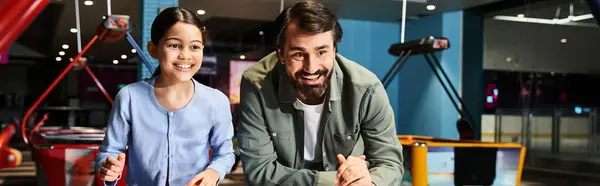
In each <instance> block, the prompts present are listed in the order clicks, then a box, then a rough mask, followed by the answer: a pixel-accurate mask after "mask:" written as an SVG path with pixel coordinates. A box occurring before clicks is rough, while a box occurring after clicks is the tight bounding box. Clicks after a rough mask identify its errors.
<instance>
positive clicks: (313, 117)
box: [298, 100, 323, 161]
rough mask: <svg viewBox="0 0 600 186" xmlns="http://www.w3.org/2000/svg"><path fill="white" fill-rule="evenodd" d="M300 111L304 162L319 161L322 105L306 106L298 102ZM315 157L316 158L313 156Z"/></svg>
mask: <svg viewBox="0 0 600 186" xmlns="http://www.w3.org/2000/svg"><path fill="white" fill-rule="evenodd" d="M298 103H300V104H298V105H300V110H302V111H304V160H306V161H318V160H320V159H321V156H320V154H321V153H320V152H321V143H320V142H318V141H317V140H318V132H319V128H320V127H319V126H320V124H321V113H323V103H321V104H319V105H307V104H304V103H302V101H300V100H298ZM315 155H316V156H315Z"/></svg>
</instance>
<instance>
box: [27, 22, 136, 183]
mask: <svg viewBox="0 0 600 186" xmlns="http://www.w3.org/2000/svg"><path fill="white" fill-rule="evenodd" d="M129 28H130V25H129V16H126V15H109V16H107V17H106V19H105V20H103V22H102V24H101V25H100V27H99V28H98V29H97V30H96V33H95V35H94V36H93V37H92V39H91V40H90V41H89V42H88V43H87V44H86V45H85V47H84V48H83V50H82V51H81V52H80V53H79V54H77V55H76V56H75V57H74V58H73V61H71V63H69V65H67V67H66V68H65V69H64V70H63V71H62V73H61V74H60V75H59V76H58V77H57V78H56V79H55V80H54V81H53V82H52V84H51V85H50V86H49V87H48V88H47V89H46V90H45V91H44V93H43V94H42V95H41V96H40V97H39V98H38V99H37V100H36V101H35V102H34V104H33V105H32V106H31V107H30V108H29V109H28V110H27V112H26V113H25V116H24V118H28V117H29V116H30V115H31V114H32V113H33V112H34V111H36V109H37V107H38V106H39V105H40V103H41V102H42V101H43V100H44V98H46V96H47V95H48V94H49V93H50V91H52V89H54V87H55V86H56V85H57V84H58V82H60V80H62V79H63V77H64V76H65V75H66V74H67V73H68V72H69V71H70V70H71V69H72V68H73V67H74V66H75V65H79V66H82V67H83V68H84V69H85V70H86V72H87V73H88V74H89V75H90V76H91V78H92V79H93V80H94V81H95V83H96V85H97V86H98V88H99V90H101V91H102V92H103V94H104V95H105V97H106V99H107V100H108V102H110V103H111V104H112V103H113V102H114V101H113V99H112V97H111V96H110V95H109V94H108V93H107V92H106V90H105V89H104V87H103V86H102V84H101V83H100V81H98V78H96V76H95V75H94V73H93V72H92V71H91V69H90V68H89V67H88V66H86V65H85V64H83V62H82V61H80V60H79V59H80V58H81V56H82V55H83V54H84V53H85V52H86V51H87V50H88V49H89V48H90V47H91V46H92V45H93V44H94V43H95V42H96V41H98V40H100V41H104V42H114V41H118V40H120V39H122V38H123V37H125V35H127V32H128V31H129ZM47 109H48V108H43V109H42V110H47ZM60 109H61V108H54V109H52V110H60ZM65 109H66V110H73V109H74V108H65ZM37 111H39V109H38V110H37ZM47 119H48V115H47V114H46V115H44V117H43V118H42V119H41V120H40V121H39V122H38V123H37V124H36V125H35V127H33V129H31V130H29V133H27V131H28V130H27V125H21V135H22V136H23V141H25V143H26V144H28V145H29V146H30V148H31V149H32V155H33V159H34V161H35V163H36V167H37V177H38V179H37V180H38V184H44V185H49V186H54V185H55V186H59V185H90V184H92V183H94V182H96V184H97V185H104V184H103V182H102V180H100V179H98V177H97V176H96V175H97V173H96V171H95V170H96V169H95V167H94V163H93V162H94V160H95V158H96V154H97V152H98V147H99V146H100V145H101V144H102V140H103V139H104V135H105V130H103V129H96V128H88V127H73V126H63V127H61V126H59V127H44V126H43V125H44V122H45V121H46V120H47ZM23 120H24V121H25V119H23ZM123 176H125V172H124V174H123ZM40 182H41V183H40ZM117 185H125V182H118V184H117Z"/></svg>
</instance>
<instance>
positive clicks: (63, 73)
mask: <svg viewBox="0 0 600 186" xmlns="http://www.w3.org/2000/svg"><path fill="white" fill-rule="evenodd" d="M99 35H101V34H96V35H94V37H92V39H91V40H90V41H89V42H88V43H87V45H85V47H84V48H83V50H81V52H79V54H77V56H75V57H74V58H73V61H71V63H69V65H67V67H66V68H65V69H64V70H63V71H62V72H61V73H60V75H58V77H57V78H56V79H55V80H54V81H53V82H52V84H50V86H49V87H48V88H46V90H45V91H44V93H42V95H41V96H40V97H39V98H38V99H37V100H36V101H35V102H34V103H33V105H32V106H31V107H29V110H27V112H26V113H25V116H23V119H22V120H21V137H22V138H23V141H24V142H25V144H30V143H29V139H28V137H27V135H25V134H26V131H25V130H26V128H27V121H29V120H28V118H29V115H31V113H32V112H33V111H34V110H35V109H36V108H37V107H38V106H39V105H40V104H41V103H42V101H43V100H44V99H45V98H46V97H47V96H48V94H50V91H52V89H54V87H56V85H58V82H60V80H62V79H63V78H64V77H65V75H67V73H69V71H71V68H73V65H75V63H79V58H81V56H83V54H84V53H85V52H86V51H87V50H88V49H90V47H91V46H92V44H94V42H96V41H97V40H98V38H99ZM86 68H87V66H86ZM88 73H91V71H89V72H88ZM92 74H93V73H92ZM94 77H95V76H94ZM97 84H99V82H98V83H97ZM100 86H102V85H100Z"/></svg>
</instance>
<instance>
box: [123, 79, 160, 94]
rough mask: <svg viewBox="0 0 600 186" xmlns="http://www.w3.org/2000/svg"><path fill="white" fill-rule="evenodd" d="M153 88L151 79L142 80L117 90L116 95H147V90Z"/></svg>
mask: <svg viewBox="0 0 600 186" xmlns="http://www.w3.org/2000/svg"><path fill="white" fill-rule="evenodd" d="M152 88H153V80H152V79H144V80H141V81H137V82H134V83H130V84H127V85H125V86H124V87H122V88H121V89H119V93H118V94H127V95H130V94H139V93H144V94H145V93H147V92H148V91H149V90H152Z"/></svg>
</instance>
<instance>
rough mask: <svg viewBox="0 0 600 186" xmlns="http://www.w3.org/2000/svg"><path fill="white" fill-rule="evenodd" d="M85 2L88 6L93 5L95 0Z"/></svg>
mask: <svg viewBox="0 0 600 186" xmlns="http://www.w3.org/2000/svg"><path fill="white" fill-rule="evenodd" d="M83 4H84V5H87V6H92V5H94V1H90V0H87V1H84V2H83Z"/></svg>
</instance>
